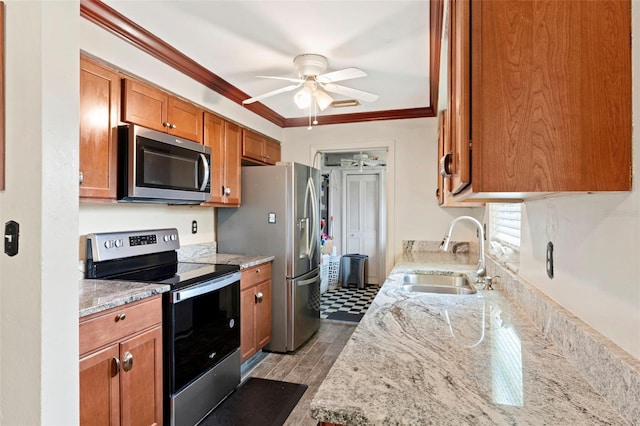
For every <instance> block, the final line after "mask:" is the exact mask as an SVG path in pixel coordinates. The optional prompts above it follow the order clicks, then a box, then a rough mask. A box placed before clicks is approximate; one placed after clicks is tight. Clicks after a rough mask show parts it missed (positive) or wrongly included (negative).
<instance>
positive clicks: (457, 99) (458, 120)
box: [449, 0, 479, 194]
mask: <svg viewBox="0 0 640 426" xmlns="http://www.w3.org/2000/svg"><path fill="white" fill-rule="evenodd" d="M478 3H479V2H478ZM469 9H470V8H469V0H452V1H451V9H450V31H451V32H450V34H451V36H450V38H449V40H450V52H449V58H450V63H449V73H450V75H449V76H450V83H449V84H450V87H449V91H450V93H451V97H450V101H449V102H450V105H449V111H450V114H451V127H450V129H449V130H450V134H449V137H450V138H451V153H452V156H451V161H452V163H451V174H452V176H451V177H450V179H449V181H450V183H449V185H450V187H449V191H450V192H451V193H452V194H456V193H458V192H460V191H461V190H462V189H464V188H465V187H466V186H468V185H469V183H470V182H471V154H470V146H469V145H470V131H471V130H470V117H471V116H470V114H471V112H470V98H471V96H470V94H471V92H470V80H469V78H470V66H471V63H470V56H469V55H470V53H469V52H470V33H471V31H470V23H469V19H470V18H469V13H470V12H469Z"/></svg>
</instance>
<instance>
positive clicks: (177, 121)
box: [167, 96, 203, 143]
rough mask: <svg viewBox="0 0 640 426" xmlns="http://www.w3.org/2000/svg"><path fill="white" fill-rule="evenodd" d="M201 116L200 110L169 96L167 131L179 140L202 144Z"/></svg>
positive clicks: (201, 111)
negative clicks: (183, 139)
mask: <svg viewBox="0 0 640 426" xmlns="http://www.w3.org/2000/svg"><path fill="white" fill-rule="evenodd" d="M202 115H203V110H202V108H198V107H197V106H195V105H194V104H192V103H189V102H186V101H183V100H182V99H178V98H174V97H172V96H170V97H169V102H168V113H167V122H168V123H169V124H168V126H167V131H168V132H169V133H170V134H172V135H175V136H178V137H180V138H185V139H189V140H192V141H194V142H199V143H202Z"/></svg>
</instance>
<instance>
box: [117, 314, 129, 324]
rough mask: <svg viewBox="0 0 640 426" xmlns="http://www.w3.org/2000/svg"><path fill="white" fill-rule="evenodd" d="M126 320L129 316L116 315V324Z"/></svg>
mask: <svg viewBox="0 0 640 426" xmlns="http://www.w3.org/2000/svg"><path fill="white" fill-rule="evenodd" d="M125 319H127V315H126V314H118V315H116V322H118V321H124V320H125Z"/></svg>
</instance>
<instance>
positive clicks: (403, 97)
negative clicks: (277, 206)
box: [103, 0, 430, 118]
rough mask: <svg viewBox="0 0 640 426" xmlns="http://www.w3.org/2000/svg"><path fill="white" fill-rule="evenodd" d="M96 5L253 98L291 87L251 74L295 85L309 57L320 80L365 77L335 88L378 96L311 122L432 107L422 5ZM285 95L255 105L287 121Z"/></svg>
mask: <svg viewBox="0 0 640 426" xmlns="http://www.w3.org/2000/svg"><path fill="white" fill-rule="evenodd" d="M103 2H104V3H106V4H107V5H108V6H110V7H112V8H114V9H115V10H117V11H118V12H120V13H121V14H123V15H124V16H126V17H127V18H129V19H131V20H132V21H134V22H136V23H137V24H139V25H141V26H142V27H144V28H145V29H146V30H148V31H150V32H151V33H153V34H154V35H156V36H157V37H159V38H161V39H162V40H164V41H165V42H166V43H168V44H170V45H171V46H173V47H174V48H176V49H178V50H180V51H181V52H182V53H184V54H185V55H187V56H188V57H190V58H191V59H193V60H195V61H196V62H198V63H199V64H200V65H202V66H204V67H206V68H207V69H209V70H210V71H211V72H213V73H215V74H216V75H218V76H219V77H221V78H222V79H224V80H226V81H228V82H229V83H231V84H232V85H234V86H235V87H237V88H238V89H240V90H242V91H243V92H245V93H247V94H249V95H250V96H252V97H253V96H258V95H261V94H263V93H266V92H269V91H272V90H275V89H278V88H281V87H284V86H287V85H289V84H291V83H289V82H287V81H282V80H272V79H264V78H258V77H256V76H258V75H271V76H279V77H292V78H297V77H298V76H297V74H296V71H295V68H294V66H293V58H294V57H295V56H296V55H298V54H301V53H316V54H320V55H324V56H326V57H327V59H328V61H329V67H328V70H327V72H330V71H336V70H340V69H343V68H348V67H356V68H360V69H361V70H363V71H365V72H366V73H367V77H363V78H358V79H353V80H347V81H344V82H340V83H338V84H341V85H344V86H348V87H351V88H354V89H359V90H364V91H367V92H372V93H375V94H378V95H379V96H380V97H379V99H378V100H377V101H376V102H374V103H362V105H360V106H357V107H347V108H340V109H333V108H328V109H327V110H325V111H324V112H322V113H319V114H318V115H319V116H320V115H331V114H348V113H355V112H357V113H364V112H374V111H385V110H396V109H407V108H423V107H428V106H430V105H429V1H428V0H414V1H404V0H387V1H365V0H349V1H330V0H293V1H274V0H231V1H229V0H160V1H143V0H103ZM293 93H295V92H288V93H282V94H279V95H276V96H273V97H270V98H267V99H264V100H263V101H262V103H263V104H265V105H266V106H267V107H269V108H271V109H272V110H274V111H275V112H276V113H278V114H280V115H281V116H283V117H285V118H294V117H304V116H305V115H306V114H307V112H306V111H301V110H299V109H298V108H297V107H296V106H295V104H294V103H293ZM332 96H333V97H334V99H336V100H342V99H348V98H345V97H342V96H339V95H333V94H332Z"/></svg>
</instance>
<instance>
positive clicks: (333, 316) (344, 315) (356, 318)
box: [327, 311, 364, 322]
mask: <svg viewBox="0 0 640 426" xmlns="http://www.w3.org/2000/svg"><path fill="white" fill-rule="evenodd" d="M363 316H364V314H351V313H349V312H343V311H338V312H332V313H330V314H329V315H328V316H327V319H329V320H334V321H350V322H360V320H361V319H362V317H363Z"/></svg>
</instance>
